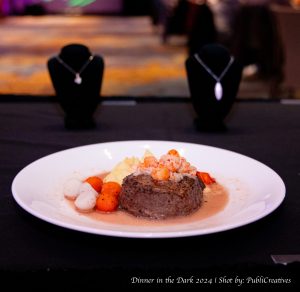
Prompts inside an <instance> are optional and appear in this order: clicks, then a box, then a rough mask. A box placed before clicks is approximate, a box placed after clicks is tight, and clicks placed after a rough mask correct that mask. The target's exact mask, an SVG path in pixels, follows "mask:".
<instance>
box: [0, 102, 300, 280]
mask: <svg viewBox="0 0 300 292" xmlns="http://www.w3.org/2000/svg"><path fill="white" fill-rule="evenodd" d="M194 118H195V113H194V111H193V108H192V105H191V104H190V103H189V102H182V101H178V102H166V101H159V102H155V101H147V102H139V101H138V102H135V101H125V102H122V101H118V102H112V101H108V102H104V103H102V104H101V105H99V107H98V110H97V112H96V113H95V120H96V123H97V127H96V128H95V129H91V130H78V131H71V130H66V129H65V128H64V126H63V113H62V111H61V110H60V108H59V105H58V104H57V103H55V102H2V103H0V139H1V142H0V147H1V154H0V187H1V193H0V218H1V220H0V234H1V241H0V242H1V243H0V246H1V249H0V271H1V272H18V271H19V272H26V271H36V272H41V273H43V272H51V271H52V272H53V273H55V272H59V271H73V272H74V271H75V272H76V273H77V272H78V273H79V272H88V271H98V272H99V275H102V276H104V275H105V277H107V278H106V279H110V277H112V274H113V275H116V274H115V273H119V276H118V279H119V280H118V281H116V282H117V283H119V284H120V285H124V284H126V283H127V284H128V283H129V284H132V283H131V282H130V281H131V280H132V277H133V276H138V275H141V277H142V276H144V277H148V278H149V277H150V276H151V277H162V278H163V276H165V275H168V276H171V277H176V276H178V275H181V274H184V275H186V276H191V275H192V276H196V275H200V274H201V275H206V273H209V272H210V273H211V274H213V273H220V275H221V274H222V273H223V274H224V273H229V272H232V273H237V272H241V271H243V272H245V273H248V272H254V271H256V272H257V271H261V272H268V271H272V272H274V271H277V270H278V269H279V270H280V272H282V273H285V272H287V271H288V273H290V272H291V271H294V270H293V269H288V268H287V267H294V266H293V265H288V266H286V267H284V266H282V265H280V266H279V265H275V264H274V263H273V261H272V259H271V255H276V254H280V255H282V254H300V232H299V214H300V198H299V195H300V184H299V179H300V105H299V104H298V105H297V104H282V103H280V102H253V101H252V102H250V101H248V102H246V101H244V102H236V103H235V104H234V106H233V109H232V111H231V113H230V115H229V116H228V118H227V119H226V124H227V126H228V130H227V131H226V132H223V133H222V132H221V133H205V132H199V131H197V130H196V129H195V128H194V125H193V120H194ZM144 139H146V140H169V141H182V142H192V143H197V144H204V145H211V146H215V147H221V148H225V149H228V150H232V151H235V152H239V153H241V154H244V155H247V156H250V157H252V158H254V159H257V160H259V161H261V162H262V163H265V164H266V165H268V166H269V167H271V168H272V169H274V170H275V171H276V172H277V173H278V174H279V175H280V176H281V177H282V179H283V181H284V182H285V185H286V198H285V200H284V202H283V203H282V204H281V205H280V206H279V208H278V209H276V210H275V211H274V212H273V213H271V214H270V215H268V216H266V217H265V218H263V219H261V220H259V221H257V222H255V223H252V224H249V225H246V226H243V227H240V228H236V229H233V230H229V231H225V232H220V233H215V234H209V235H204V236H194V237H184V238H168V239H167V238H166V239H135V238H118V237H109V236H99V235H93V234H87V233H81V232H77V231H72V230H68V229H64V228H62V227H59V226H56V225H52V224H50V223H47V222H44V221H42V220H40V219H38V218H35V217H34V216H32V215H31V214H29V213H27V212H26V211H24V210H23V209H22V208H20V207H19V206H18V205H17V203H16V202H15V201H14V199H13V197H12V193H11V183H12V180H13V178H14V176H15V175H16V174H17V173H18V172H19V171H20V170H21V169H22V168H23V167H25V166H26V165H27V164H29V163H31V162H32V161H34V160H36V159H38V158H41V157H43V156H45V155H48V154H51V153H54V152H57V151H59V150H64V149H68V148H71V147H75V146H81V145H87V144H92V143H101V142H109V141H122V140H144ZM120 275H121V276H120ZM207 275H208V274H207ZM298 275H299V273H298ZM155 279H156V278H155ZM220 281H221V280H220Z"/></svg>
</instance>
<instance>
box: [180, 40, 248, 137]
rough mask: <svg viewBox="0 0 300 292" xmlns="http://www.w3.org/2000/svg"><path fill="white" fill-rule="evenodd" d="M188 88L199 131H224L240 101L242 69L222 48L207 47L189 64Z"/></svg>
mask: <svg viewBox="0 0 300 292" xmlns="http://www.w3.org/2000/svg"><path fill="white" fill-rule="evenodd" d="M185 65H186V71H187V78H188V85H189V90H190V94H191V99H192V103H193V107H194V109H195V111H196V113H197V118H196V119H195V125H196V128H197V129H198V130H203V131H223V130H225V129H226V126H225V123H224V119H225V118H226V116H227V115H228V114H229V112H230V109H231V107H232V105H233V102H234V100H235V98H236V95H237V92H238V89H239V84H240V81H241V76H242V67H241V66H240V65H239V64H238V62H237V61H236V60H234V58H233V57H232V56H231V55H230V53H229V51H228V50H227V49H226V48H225V47H223V46H221V45H219V44H209V45H206V46H203V47H202V48H201V49H200V50H199V51H198V52H197V53H196V54H195V55H192V56H190V57H189V58H188V59H187V60H186V63H185Z"/></svg>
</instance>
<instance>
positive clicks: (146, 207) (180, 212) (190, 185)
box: [119, 174, 205, 219]
mask: <svg viewBox="0 0 300 292" xmlns="http://www.w3.org/2000/svg"><path fill="white" fill-rule="evenodd" d="M204 187H205V186H204V184H203V182H202V181H201V180H199V179H198V178H197V177H195V178H193V177H190V176H183V179H182V180H180V181H173V180H167V181H160V180H154V179H153V178H152V177H151V175H148V174H140V175H135V174H131V175H129V176H127V177H126V178H125V179H124V181H123V184H122V189H121V193H120V197H119V202H120V208H121V209H123V210H125V211H127V212H129V213H130V214H132V215H134V216H137V217H147V218H151V219H165V218H171V217H176V216H185V215H189V214H191V213H193V212H194V211H196V210H198V209H199V208H200V206H201V203H202V199H203V189H204Z"/></svg>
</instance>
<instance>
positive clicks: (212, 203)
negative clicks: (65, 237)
mask: <svg viewBox="0 0 300 292" xmlns="http://www.w3.org/2000/svg"><path fill="white" fill-rule="evenodd" d="M228 199H229V196H228V192H227V190H226V189H225V188H224V187H223V186H222V185H220V184H217V183H215V184H212V185H210V186H209V188H207V190H206V191H205V192H204V196H203V203H202V205H201V207H200V208H199V210H197V211H196V212H194V213H192V214H190V215H188V216H182V217H176V218H170V219H163V220H151V219H146V218H141V217H135V216H132V215H130V214H128V213H127V212H125V211H122V210H118V211H115V212H112V213H103V212H99V211H93V212H90V213H80V214H82V215H83V216H87V217H89V218H91V219H93V220H99V221H102V222H105V223H109V224H118V225H131V226H164V225H177V224H186V223H191V222H195V221H199V220H203V219H206V218H208V217H211V216H213V215H215V214H217V213H218V212H220V211H222V210H223V209H224V208H225V206H226V204H227V203H228ZM71 204H72V205H73V207H74V203H73V202H71Z"/></svg>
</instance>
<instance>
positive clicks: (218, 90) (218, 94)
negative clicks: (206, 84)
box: [194, 54, 234, 100]
mask: <svg viewBox="0 0 300 292" xmlns="http://www.w3.org/2000/svg"><path fill="white" fill-rule="evenodd" d="M194 57H195V58H196V60H197V61H198V63H200V64H201V65H202V67H203V68H204V69H205V70H206V71H207V72H208V73H209V75H210V76H211V77H212V78H213V79H215V81H216V84H215V88H214V92H215V97H216V99H217V100H221V99H222V97H223V87H222V84H221V81H222V79H223V77H224V76H225V74H226V73H227V71H228V69H229V68H230V66H231V65H232V63H233V61H234V58H233V57H232V56H231V57H230V60H229V62H228V64H227V66H226V67H225V69H224V70H223V72H222V73H221V75H220V76H217V75H216V74H214V72H212V70H211V69H210V68H209V67H208V66H207V65H206V64H205V63H204V62H203V61H202V60H201V58H200V57H199V55H198V54H195V55H194Z"/></svg>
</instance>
